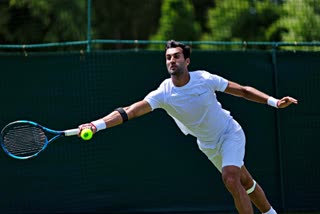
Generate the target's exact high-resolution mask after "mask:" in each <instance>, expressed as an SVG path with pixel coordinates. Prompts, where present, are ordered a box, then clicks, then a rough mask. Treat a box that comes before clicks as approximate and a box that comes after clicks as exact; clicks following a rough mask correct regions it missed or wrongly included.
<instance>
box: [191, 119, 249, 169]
mask: <svg viewBox="0 0 320 214" xmlns="http://www.w3.org/2000/svg"><path fill="white" fill-rule="evenodd" d="M197 143H198V146H199V149H200V150H201V151H202V152H203V153H204V154H205V155H206V156H207V157H208V159H209V160H210V161H211V162H212V163H213V164H214V165H215V167H216V168H217V169H218V170H219V171H220V172H222V168H223V167H224V166H237V167H239V168H240V167H242V166H243V165H244V162H243V159H244V154H245V144H246V137H245V134H244V132H243V130H242V128H241V126H240V125H239V123H238V122H237V121H235V120H231V121H230V123H229V125H228V127H227V129H226V131H225V132H224V133H223V135H221V137H220V139H219V140H218V142H217V143H215V142H213V143H212V147H210V146H209V147H207V146H206V147H205V148H204V147H202V146H201V145H208V142H205V143H201V141H200V140H198V141H197Z"/></svg>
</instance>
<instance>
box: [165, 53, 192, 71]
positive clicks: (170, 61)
mask: <svg viewBox="0 0 320 214" xmlns="http://www.w3.org/2000/svg"><path fill="white" fill-rule="evenodd" d="M189 62H190V59H189V58H188V59H185V58H184V55H183V50H182V48H180V47H177V48H169V49H167V51H166V65H167V70H168V73H169V74H170V75H172V76H179V75H181V74H182V73H183V72H185V71H187V67H188V65H189Z"/></svg>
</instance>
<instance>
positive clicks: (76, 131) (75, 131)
mask: <svg viewBox="0 0 320 214" xmlns="http://www.w3.org/2000/svg"><path fill="white" fill-rule="evenodd" d="M79 132H80V130H79V129H69V130H65V131H64V136H73V135H77V134H79Z"/></svg>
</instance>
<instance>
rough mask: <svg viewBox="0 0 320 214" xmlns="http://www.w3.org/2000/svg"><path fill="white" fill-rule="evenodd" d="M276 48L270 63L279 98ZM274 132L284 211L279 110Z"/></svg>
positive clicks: (283, 208)
mask: <svg viewBox="0 0 320 214" xmlns="http://www.w3.org/2000/svg"><path fill="white" fill-rule="evenodd" d="M277 48H278V44H277V43H274V44H273V45H272V65H273V78H274V79H273V82H274V93H275V96H276V97H277V98H279V90H278V69H277ZM275 132H276V145H277V148H278V151H277V152H278V158H279V175H280V194H281V206H282V207H281V208H282V211H285V208H286V204H285V190H284V177H283V176H284V175H283V156H282V152H283V150H282V146H281V141H280V139H281V138H280V137H281V132H280V118H279V111H277V110H276V112H275Z"/></svg>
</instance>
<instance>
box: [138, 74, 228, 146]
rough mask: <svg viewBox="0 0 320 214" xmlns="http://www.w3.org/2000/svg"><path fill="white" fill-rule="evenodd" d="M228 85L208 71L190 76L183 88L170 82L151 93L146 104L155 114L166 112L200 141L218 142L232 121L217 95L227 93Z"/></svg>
mask: <svg viewBox="0 0 320 214" xmlns="http://www.w3.org/2000/svg"><path fill="white" fill-rule="evenodd" d="M227 85H228V81H227V80H226V79H224V78H222V77H220V76H218V75H214V74H211V73H209V72H207V71H200V70H199V71H192V72H190V81H189V82H188V83H187V84H186V85H184V86H182V87H176V86H174V85H173V83H172V80H171V78H168V79H166V80H164V81H163V82H162V83H161V84H160V86H159V88H158V89H156V90H154V91H152V92H150V93H149V94H148V95H147V96H146V97H145V98H144V100H146V101H147V102H148V103H149V104H150V106H151V108H152V110H154V109H157V108H162V109H164V110H165V111H166V112H167V113H168V114H169V115H170V116H171V117H172V118H173V119H174V120H175V122H176V123H177V125H178V127H179V128H180V129H181V131H182V132H183V133H184V134H185V135H187V134H191V135H193V136H195V137H196V138H198V139H199V140H200V141H205V142H208V141H211V142H217V141H218V140H219V138H220V136H221V135H222V134H223V131H224V130H225V129H226V128H227V125H228V123H229V121H230V120H231V119H232V116H231V115H230V112H229V111H226V110H224V109H223V108H222V107H221V104H220V103H219V102H218V100H217V97H216V93H215V91H224V90H225V89H226V88H227Z"/></svg>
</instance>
